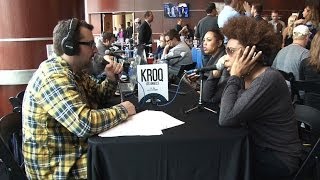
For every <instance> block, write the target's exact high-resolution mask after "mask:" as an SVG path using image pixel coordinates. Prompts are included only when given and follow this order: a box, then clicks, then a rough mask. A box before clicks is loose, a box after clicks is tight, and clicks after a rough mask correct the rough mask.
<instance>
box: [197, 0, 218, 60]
mask: <svg viewBox="0 0 320 180" xmlns="http://www.w3.org/2000/svg"><path fill="white" fill-rule="evenodd" d="M206 13H207V16H206V17H204V18H202V19H201V20H200V21H199V22H198V25H197V28H196V31H195V34H194V36H195V38H196V39H198V40H199V43H200V44H201V46H202V41H203V37H204V35H205V34H206V33H207V32H208V31H209V30H219V27H218V17H217V9H216V4H215V3H209V4H208V7H207V9H206ZM201 52H202V54H203V61H202V64H203V66H206V64H207V63H208V61H209V59H210V55H206V54H205V53H204V52H203V48H201Z"/></svg>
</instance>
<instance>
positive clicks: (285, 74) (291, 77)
mask: <svg viewBox="0 0 320 180" xmlns="http://www.w3.org/2000/svg"><path fill="white" fill-rule="evenodd" d="M278 71H279V72H280V74H281V75H282V76H283V78H284V79H285V80H286V81H287V84H288V87H289V90H290V93H291V100H292V102H293V101H294V99H295V95H296V94H297V92H296V90H295V89H293V88H292V84H293V83H294V81H295V78H294V75H293V73H292V72H289V73H288V72H285V71H282V70H279V69H278Z"/></svg>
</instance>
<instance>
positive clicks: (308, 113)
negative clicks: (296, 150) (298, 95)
mask: <svg viewBox="0 0 320 180" xmlns="http://www.w3.org/2000/svg"><path fill="white" fill-rule="evenodd" d="M294 108H295V114H296V119H297V121H298V127H299V133H300V138H301V140H302V141H303V143H305V144H310V145H312V146H313V145H314V144H315V142H316V141H317V140H318V138H319V137H320V111H319V110H317V109H315V108H313V107H310V106H306V105H300V104H295V105H294Z"/></svg>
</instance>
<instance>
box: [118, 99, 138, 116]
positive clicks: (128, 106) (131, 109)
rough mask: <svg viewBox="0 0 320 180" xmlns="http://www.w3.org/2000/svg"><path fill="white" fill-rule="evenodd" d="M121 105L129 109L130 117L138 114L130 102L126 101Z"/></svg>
mask: <svg viewBox="0 0 320 180" xmlns="http://www.w3.org/2000/svg"><path fill="white" fill-rule="evenodd" d="M120 104H121V105H122V106H124V107H125V108H126V109H127V111H128V115H129V116H131V115H134V114H136V108H135V106H134V105H133V104H132V103H131V102H130V101H124V102H122V103H120Z"/></svg>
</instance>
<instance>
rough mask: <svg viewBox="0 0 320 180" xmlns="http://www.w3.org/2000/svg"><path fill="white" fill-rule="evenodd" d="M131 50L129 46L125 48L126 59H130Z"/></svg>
mask: <svg viewBox="0 0 320 180" xmlns="http://www.w3.org/2000/svg"><path fill="white" fill-rule="evenodd" d="M129 53H130V52H129V48H128V46H127V47H126V48H125V50H124V54H125V56H126V59H128V58H129Z"/></svg>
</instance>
